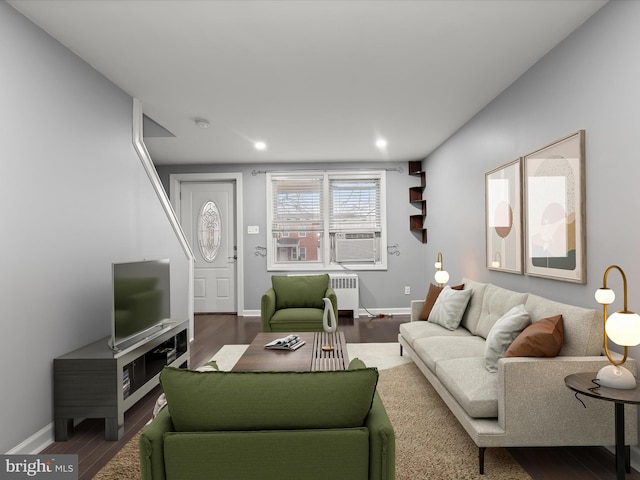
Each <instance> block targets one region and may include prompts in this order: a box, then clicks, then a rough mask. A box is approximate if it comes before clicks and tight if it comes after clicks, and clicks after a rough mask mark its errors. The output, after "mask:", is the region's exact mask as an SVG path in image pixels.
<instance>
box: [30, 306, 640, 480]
mask: <svg viewBox="0 0 640 480" xmlns="http://www.w3.org/2000/svg"><path fill="white" fill-rule="evenodd" d="M407 321H408V317H406V316H402V315H401V316H394V317H385V318H375V319H369V318H366V317H361V318H360V319H349V318H344V317H341V318H340V321H339V324H340V329H341V330H342V331H343V332H344V335H345V338H346V340H347V342H348V343H368V342H395V341H397V336H398V325H399V324H400V323H403V322H407ZM259 331H260V319H259V318H257V317H240V318H238V317H236V316H235V315H196V319H195V332H194V342H193V344H192V345H191V363H190V366H191V367H192V368H195V367H198V366H200V365H202V364H204V363H205V362H206V361H207V360H209V359H210V358H211V357H212V356H213V355H214V354H215V353H216V352H217V351H218V350H219V349H220V348H221V347H222V346H223V345H227V344H247V343H250V342H251V340H252V339H253V338H254V337H255V336H256V334H257V333H258V332H259ZM159 393H160V389H159V387H157V388H156V389H154V390H153V391H151V392H150V393H149V394H147V396H145V397H144V398H143V399H142V400H141V401H140V402H138V403H137V404H136V405H135V406H133V407H132V408H131V409H130V410H129V411H128V412H126V414H125V433H124V436H123V438H122V439H121V440H119V441H117V442H107V441H105V440H104V421H103V420H99V419H88V420H85V421H84V422H82V423H81V424H79V425H78V426H77V427H76V430H75V434H74V436H73V437H71V439H70V440H69V441H67V442H56V443H54V444H52V445H50V446H49V447H48V448H47V449H45V450H44V451H43V452H42V453H51V454H56V453H58V454H62V453H71V454H78V456H79V477H78V478H79V480H88V479H91V478H93V476H94V475H95V474H96V473H97V472H98V471H99V470H100V469H101V468H102V467H103V466H104V465H105V464H106V463H107V462H108V461H109V460H110V459H111V458H112V457H113V456H114V455H115V454H116V453H117V452H118V450H120V448H122V447H123V446H124V445H125V444H126V443H127V442H128V441H129V440H130V439H131V438H133V436H134V435H135V434H136V433H137V432H138V431H139V430H140V429H141V428H142V427H143V426H144V425H145V423H146V422H147V421H148V420H149V419H150V416H151V412H152V411H153V405H154V403H155V400H156V398H157V397H158V395H159ZM611 421H613V412H612V419H611ZM509 452H510V453H511V454H512V455H513V457H514V458H515V459H516V460H517V461H518V462H519V463H520V464H521V465H522V466H523V468H524V469H525V470H526V471H527V472H528V473H529V475H531V477H532V478H533V479H534V480H574V479H580V480H614V479H615V478H616V475H615V466H614V456H613V455H612V454H611V453H610V452H609V451H607V450H606V449H604V448H601V447H571V448H566V447H562V448H552V447H547V448H510V449H509ZM239 480H241V479H239ZM627 480H640V474H639V473H638V472H636V471H635V470H632V472H631V473H630V474H627Z"/></svg>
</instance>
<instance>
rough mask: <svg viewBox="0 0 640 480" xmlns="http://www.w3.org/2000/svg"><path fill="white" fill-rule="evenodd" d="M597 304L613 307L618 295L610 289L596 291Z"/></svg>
mask: <svg viewBox="0 0 640 480" xmlns="http://www.w3.org/2000/svg"><path fill="white" fill-rule="evenodd" d="M595 297H596V302H598V303H599V304H600V305H611V304H612V303H613V301H614V300H615V299H616V294H615V292H614V291H613V290H611V289H610V288H604V287H603V288H599V289H598V290H596V295H595Z"/></svg>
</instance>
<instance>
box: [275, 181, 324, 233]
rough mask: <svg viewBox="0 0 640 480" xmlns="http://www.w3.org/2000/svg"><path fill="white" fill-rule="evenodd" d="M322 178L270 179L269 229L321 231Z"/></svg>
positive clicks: (279, 230)
mask: <svg viewBox="0 0 640 480" xmlns="http://www.w3.org/2000/svg"><path fill="white" fill-rule="evenodd" d="M322 182H323V177H321V176H317V177H315V176H314V177H290V178H282V177H279V178H275V177H274V178H272V191H273V196H272V201H273V205H272V212H273V216H272V222H273V223H272V230H273V231H274V232H290V231H306V230H314V231H318V230H322V225H323V216H322Z"/></svg>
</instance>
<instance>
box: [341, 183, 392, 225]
mask: <svg viewBox="0 0 640 480" xmlns="http://www.w3.org/2000/svg"><path fill="white" fill-rule="evenodd" d="M329 210H330V211H329V231H330V232H337V231H347V230H348V231H354V230H356V231H357V230H366V231H373V232H379V231H381V229H382V213H381V206H380V178H378V177H374V178H362V179H353V178H351V179H339V178H330V179H329Z"/></svg>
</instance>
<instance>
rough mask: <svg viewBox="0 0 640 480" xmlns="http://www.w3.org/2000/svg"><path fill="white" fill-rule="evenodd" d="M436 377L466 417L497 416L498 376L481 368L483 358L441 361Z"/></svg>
mask: <svg viewBox="0 0 640 480" xmlns="http://www.w3.org/2000/svg"><path fill="white" fill-rule="evenodd" d="M436 375H437V376H438V379H439V380H440V381H441V382H442V384H443V385H444V386H445V387H446V388H447V390H448V391H449V393H451V395H453V396H454V397H455V399H456V400H457V401H458V403H459V404H460V405H461V406H462V408H464V410H465V412H467V414H468V415H469V416H471V417H474V418H495V417H497V416H498V375H493V374H491V373H489V372H488V371H487V370H486V369H485V368H484V358H483V357H467V358H454V359H451V360H442V361H440V362H438V365H437V367H436Z"/></svg>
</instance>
